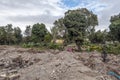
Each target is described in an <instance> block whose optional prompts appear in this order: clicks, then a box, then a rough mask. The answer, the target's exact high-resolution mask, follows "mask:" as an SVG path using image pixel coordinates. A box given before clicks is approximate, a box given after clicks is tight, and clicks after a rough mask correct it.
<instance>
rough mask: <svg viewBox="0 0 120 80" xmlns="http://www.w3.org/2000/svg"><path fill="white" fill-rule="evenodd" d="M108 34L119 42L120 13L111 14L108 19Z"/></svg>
mask: <svg viewBox="0 0 120 80" xmlns="http://www.w3.org/2000/svg"><path fill="white" fill-rule="evenodd" d="M110 22H111V24H110V26H109V29H110V35H111V39H112V40H114V41H115V40H117V41H119V42H120V14H119V15H115V16H112V17H111V19H110Z"/></svg>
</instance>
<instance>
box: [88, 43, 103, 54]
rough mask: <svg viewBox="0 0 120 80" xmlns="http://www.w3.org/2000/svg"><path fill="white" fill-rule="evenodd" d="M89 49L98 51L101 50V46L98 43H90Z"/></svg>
mask: <svg viewBox="0 0 120 80" xmlns="http://www.w3.org/2000/svg"><path fill="white" fill-rule="evenodd" d="M89 51H99V52H101V51H102V46H101V45H98V44H91V45H90V46H89Z"/></svg>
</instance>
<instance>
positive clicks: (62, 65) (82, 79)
mask: <svg viewBox="0 0 120 80" xmlns="http://www.w3.org/2000/svg"><path fill="white" fill-rule="evenodd" d="M109 71H113V72H115V73H116V74H117V75H119V74H120V55H112V54H110V55H108V57H107V62H106V63H104V62H102V58H101V54H100V53H98V52H68V51H58V50H46V51H38V50H35V49H24V48H20V47H15V46H0V80H119V79H117V78H115V77H114V76H111V75H108V72H109Z"/></svg>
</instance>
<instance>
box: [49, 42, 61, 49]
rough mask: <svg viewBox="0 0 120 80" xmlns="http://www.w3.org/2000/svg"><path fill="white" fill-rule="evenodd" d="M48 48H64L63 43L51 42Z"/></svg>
mask: <svg viewBox="0 0 120 80" xmlns="http://www.w3.org/2000/svg"><path fill="white" fill-rule="evenodd" d="M48 48H50V49H59V50H62V45H60V44H56V43H49V45H48Z"/></svg>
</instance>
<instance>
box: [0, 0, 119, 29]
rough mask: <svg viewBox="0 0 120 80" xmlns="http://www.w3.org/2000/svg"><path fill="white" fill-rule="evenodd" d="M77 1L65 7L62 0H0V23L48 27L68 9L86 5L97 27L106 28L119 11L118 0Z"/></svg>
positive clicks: (22, 27) (23, 26) (23, 27)
mask: <svg viewBox="0 0 120 80" xmlns="http://www.w3.org/2000/svg"><path fill="white" fill-rule="evenodd" d="M73 1H75V2H76V1H77V2H79V5H76V6H75V7H67V6H66V5H65V4H67V3H64V4H63V3H62V0H1V1H0V23H1V24H0V25H6V24H8V23H12V24H13V25H15V26H20V27H21V29H22V30H24V29H25V26H26V25H29V24H31V25H32V24H34V23H37V22H39V23H41V22H43V23H45V24H46V25H47V28H48V29H49V28H50V27H51V26H52V23H53V22H54V20H56V19H58V18H60V17H62V16H64V12H65V11H67V10H68V9H76V8H82V7H86V8H88V9H89V10H92V11H93V12H94V13H95V14H97V15H98V18H99V26H98V27H97V29H102V30H103V29H106V28H108V26H109V24H110V23H109V19H110V16H112V15H114V14H118V13H120V12H119V11H120V7H119V4H120V0H117V1H114V0H73Z"/></svg>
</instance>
